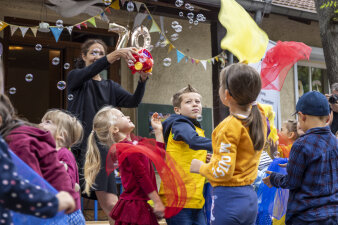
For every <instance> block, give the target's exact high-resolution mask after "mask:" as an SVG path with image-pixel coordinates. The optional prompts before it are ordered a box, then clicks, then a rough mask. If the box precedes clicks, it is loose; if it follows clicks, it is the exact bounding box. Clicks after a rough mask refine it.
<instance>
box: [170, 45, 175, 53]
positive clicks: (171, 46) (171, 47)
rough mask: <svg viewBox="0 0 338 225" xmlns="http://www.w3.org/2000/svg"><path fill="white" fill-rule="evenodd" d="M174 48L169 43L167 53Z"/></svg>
mask: <svg viewBox="0 0 338 225" xmlns="http://www.w3.org/2000/svg"><path fill="white" fill-rule="evenodd" d="M173 48H175V47H174V46H173V45H172V44H171V43H170V44H169V48H168V53H169V52H171V50H172V49H173Z"/></svg>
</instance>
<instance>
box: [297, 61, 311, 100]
mask: <svg viewBox="0 0 338 225" xmlns="http://www.w3.org/2000/svg"><path fill="white" fill-rule="evenodd" d="M297 70H298V96H299V97H300V96H302V95H303V94H304V93H306V92H308V91H309V90H310V88H309V67H307V66H298V67H297Z"/></svg>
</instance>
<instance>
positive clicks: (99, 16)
mask: <svg viewBox="0 0 338 225" xmlns="http://www.w3.org/2000/svg"><path fill="white" fill-rule="evenodd" d="M102 14H103V13H101V14H100V15H96V16H95V18H96V19H99V20H102V16H103V15H102Z"/></svg>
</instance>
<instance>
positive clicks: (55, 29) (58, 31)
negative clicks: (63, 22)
mask: <svg viewBox="0 0 338 225" xmlns="http://www.w3.org/2000/svg"><path fill="white" fill-rule="evenodd" d="M49 29H50V30H51V31H52V33H53V35H54V38H55V40H56V42H58V40H59V37H60V35H61V33H62V30H63V28H58V27H50V28H49Z"/></svg>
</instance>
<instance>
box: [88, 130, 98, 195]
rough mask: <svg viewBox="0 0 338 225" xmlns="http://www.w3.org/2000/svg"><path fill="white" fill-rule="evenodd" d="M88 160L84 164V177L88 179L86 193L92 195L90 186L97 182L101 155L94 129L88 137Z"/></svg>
mask: <svg viewBox="0 0 338 225" xmlns="http://www.w3.org/2000/svg"><path fill="white" fill-rule="evenodd" d="M87 145H88V147H87V152H86V160H85V165H84V178H85V181H86V184H85V189H84V193H86V194H87V195H88V196H89V195H90V188H92V187H93V185H94V184H95V179H96V176H97V174H98V173H99V171H100V167H101V156H100V150H99V148H98V147H97V144H96V140H95V137H94V131H92V132H91V133H90V135H89V137H88V143H87Z"/></svg>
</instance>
